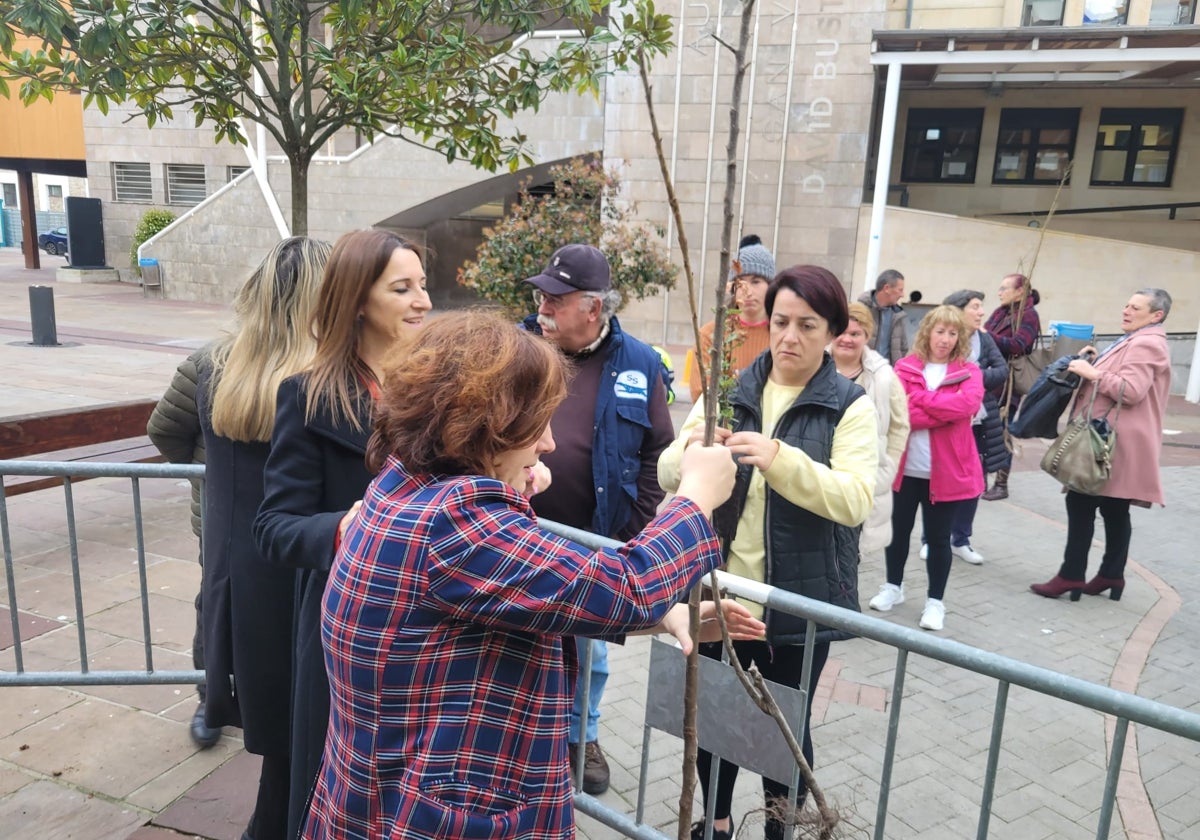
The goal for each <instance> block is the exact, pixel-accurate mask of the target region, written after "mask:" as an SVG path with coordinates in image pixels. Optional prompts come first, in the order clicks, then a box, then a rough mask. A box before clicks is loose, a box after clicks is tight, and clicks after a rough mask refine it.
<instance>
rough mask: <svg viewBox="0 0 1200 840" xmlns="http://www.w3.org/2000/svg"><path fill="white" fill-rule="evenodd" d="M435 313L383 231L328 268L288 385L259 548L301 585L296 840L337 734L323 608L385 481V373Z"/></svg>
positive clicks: (409, 258) (358, 237) (399, 241)
mask: <svg viewBox="0 0 1200 840" xmlns="http://www.w3.org/2000/svg"><path fill="white" fill-rule="evenodd" d="M430 308H431V305H430V302H429V295H428V293H427V292H426V290H425V269H424V268H423V267H422V264H421V257H420V255H419V254H418V253H417V251H416V249H415V248H414V246H413V245H412V243H410V242H408V241H406V240H405V239H403V238H401V237H400V236H398V235H396V234H394V233H392V232H390V231H386V230H380V229H373V230H359V231H354V232H352V233H348V234H346V235H345V236H343V237H341V238H340V239H339V240H338V241H337V243H336V244H335V245H334V247H333V253H332V254H331V255H330V257H329V263H328V265H327V266H326V268H325V282H324V284H323V285H322V287H321V297H320V301H319V302H318V306H317V310H316V314H315V316H314V319H313V322H312V324H313V329H314V331H315V332H316V336H317V347H316V353H315V355H314V357H313V360H312V364H311V365H310V366H309V368H308V369H307V370H306V371H304V372H303V373H301V374H298V375H296V376H292V377H290V378H288V379H285V380H284V381H283V383H282V384H281V385H280V386H279V396H278V399H277V400H276V403H277V406H278V407H277V412H276V415H275V432H274V434H273V435H272V438H271V455H270V457H269V459H268V460H267V467H266V473H265V476H264V480H263V484H264V491H265V497H264V499H263V503H262V506H261V508H260V509H259V514H258V517H257V519H256V520H255V522H254V538H255V540H256V542H257V543H258V547H259V550H260V551H261V552H262V554H263V557H265V558H266V559H267V560H268V561H269V562H272V563H275V564H277V565H279V566H280V567H286V568H289V569H291V570H293V574H294V575H295V579H296V591H297V598H298V600H297V605H296V619H295V623H294V626H293V640H292V656H293V680H292V683H293V687H292V703H291V747H292V753H291V762H292V772H291V802H290V805H289V808H288V834H287V836H288V837H289V838H291V837H295V836H296V834H297V832H298V830H299V827H300V824H301V821H302V819H303V817H304V812H305V805H306V803H307V800H308V795H309V792H310V791H311V789H312V786H313V783H314V781H315V780H316V777H317V770H318V768H319V767H320V764H321V753H322V751H323V749H324V746H325V730H326V729H327V727H328V725H329V680H328V678H327V677H326V674H325V659H324V655H323V653H322V650H321V597H322V595H323V593H324V591H325V582H326V580H327V578H328V576H329V567H330V564H331V563H332V562H333V557H334V554H335V552H336V550H337V547H338V544H339V541H340V539H341V532H342V530H343V529H344V528H345V526H346V524H347V523H348V522H349V520H350V519H351V518H352V516H353V514H354V512H355V510H357V507H358V504H359V502H360V501H361V499H362V497H363V493H364V492H365V491H366V489H367V485H368V484H370V482H371V479H372V478H373V477H374V472H373V471H371V470H369V469H368V468H367V465H366V463H365V456H366V451H367V441H368V438H369V437H370V433H371V417H372V413H373V407H374V403H375V400H376V399H377V398H378V396H379V393H380V386H381V385H382V383H383V371H384V366H385V364H387V360H388V359H389V357H391V356H393V354H394V353H395V352H396V349H397V348H398V347H401V346H403V345H404V344H405V343H406V341H407V340H408V339H410V338H411V337H413V336H414V335H415V332H416V331H417V330H419V329H420V327H421V326H422V325H423V324H424V321H425V316H426V314H427V313H428V312H429V310H430ZM281 711H282V710H281Z"/></svg>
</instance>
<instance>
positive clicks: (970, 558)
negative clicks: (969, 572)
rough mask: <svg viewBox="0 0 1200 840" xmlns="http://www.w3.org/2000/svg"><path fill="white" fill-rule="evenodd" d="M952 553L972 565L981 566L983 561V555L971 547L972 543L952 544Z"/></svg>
mask: <svg viewBox="0 0 1200 840" xmlns="http://www.w3.org/2000/svg"><path fill="white" fill-rule="evenodd" d="M950 553H951V554H953V555H954V556H955V557H957V558H958V559H959V560H966V561H967V562H968V563H970V564H971V565H972V566H979V565H981V564H982V563H983V555H982V554H980V553H979V552H978V551H976V550H975V549H973V548H971V546H970V544H967V545H952V546H950Z"/></svg>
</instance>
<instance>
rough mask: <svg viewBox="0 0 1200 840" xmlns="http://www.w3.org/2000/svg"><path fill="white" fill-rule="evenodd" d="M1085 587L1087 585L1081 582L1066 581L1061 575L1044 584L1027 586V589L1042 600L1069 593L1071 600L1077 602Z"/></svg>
mask: <svg viewBox="0 0 1200 840" xmlns="http://www.w3.org/2000/svg"><path fill="white" fill-rule="evenodd" d="M1085 586H1087V584H1085V583H1084V582H1083V581H1081V580H1067V579H1066V578H1064V577H1062V576H1061V575H1055V576H1054V577H1052V578H1050V580H1048V581H1046V582H1045V583H1032V584H1030V585H1029V588H1030V590H1031V591H1033V592H1036V593H1037V594H1038V595H1041V596H1042V597H1043V598H1058V597H1060V596H1061V595H1062V594H1063V593H1064V592H1069V593H1071V600H1072V601H1078V600H1079V596H1080V595H1082V594H1083V588H1084V587H1085Z"/></svg>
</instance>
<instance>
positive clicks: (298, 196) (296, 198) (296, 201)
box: [263, 155, 310, 236]
mask: <svg viewBox="0 0 1200 840" xmlns="http://www.w3.org/2000/svg"><path fill="white" fill-rule="evenodd" d="M309 162H310V159H309V158H307V157H302V156H299V155H289V156H288V164H289V165H288V173H289V174H290V176H291V186H292V236H308V165H309ZM263 165H264V166H265V165H266V161H263Z"/></svg>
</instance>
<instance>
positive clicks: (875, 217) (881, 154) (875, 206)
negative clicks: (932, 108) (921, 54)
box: [863, 64, 904, 289]
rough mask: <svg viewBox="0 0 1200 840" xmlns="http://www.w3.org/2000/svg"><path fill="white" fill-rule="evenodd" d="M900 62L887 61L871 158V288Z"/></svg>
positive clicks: (880, 241)
mask: <svg viewBox="0 0 1200 840" xmlns="http://www.w3.org/2000/svg"><path fill="white" fill-rule="evenodd" d="M903 70H904V67H903V65H901V64H889V65H888V69H887V84H886V85H885V86H884V93H883V115H882V117H881V119H880V121H879V150H878V152H877V154H876V158H875V191H874V193H872V196H871V234H870V237H871V238H870V239H869V240H867V269H866V272H865V275H864V277H863V286H864V288H866V289H872V288H874V283H875V277H876V275H878V274H879V251H880V249H881V248H882V247H883V215H884V212H885V211H886V210H887V198H888V182H889V181H890V180H891V177H892V149H893V147H894V146H895V143H896V110H897V107H898V105H899V102H900V74H901V73H902V72H903Z"/></svg>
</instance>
